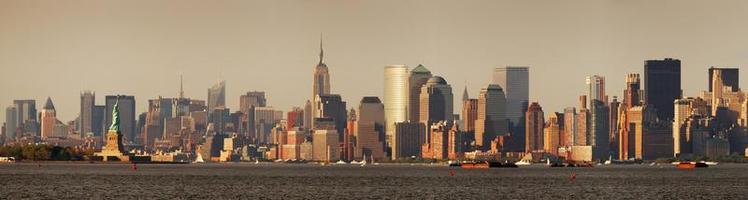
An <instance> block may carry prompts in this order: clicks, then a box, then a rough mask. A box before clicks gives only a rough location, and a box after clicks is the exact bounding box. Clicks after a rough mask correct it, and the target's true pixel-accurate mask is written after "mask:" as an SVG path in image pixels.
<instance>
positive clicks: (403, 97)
mask: <svg viewBox="0 0 748 200" xmlns="http://www.w3.org/2000/svg"><path fill="white" fill-rule="evenodd" d="M409 75H410V74H409V72H408V66H405V65H390V66H386V67H384V121H385V123H386V125H385V126H386V127H387V128H386V134H387V138H386V143H387V146H388V147H392V145H393V144H394V143H396V142H397V141H396V140H397V139H398V138H396V137H393V134H394V133H395V124H396V123H398V122H405V121H407V120H408V104H409V100H408V98H409V94H408V78H409ZM392 156H393V157H392V158H393V159H397V157H395V156H396V154H395V153H394V150H393V153H392Z"/></svg>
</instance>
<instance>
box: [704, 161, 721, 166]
mask: <svg viewBox="0 0 748 200" xmlns="http://www.w3.org/2000/svg"><path fill="white" fill-rule="evenodd" d="M704 163H705V164H706V165H709V166H713V165H717V164H719V163H718V162H709V161H707V162H704Z"/></svg>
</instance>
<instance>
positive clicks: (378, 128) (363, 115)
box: [354, 97, 386, 160]
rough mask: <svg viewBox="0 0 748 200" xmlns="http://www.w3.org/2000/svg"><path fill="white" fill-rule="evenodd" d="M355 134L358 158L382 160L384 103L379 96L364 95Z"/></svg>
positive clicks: (383, 155) (359, 107) (356, 155)
mask: <svg viewBox="0 0 748 200" xmlns="http://www.w3.org/2000/svg"><path fill="white" fill-rule="evenodd" d="M356 118H358V119H356V120H355V123H356V125H355V128H354V129H355V131H354V136H355V138H356V150H355V155H354V157H355V158H356V159H360V158H363V156H364V155H366V156H367V158H373V159H375V160H381V159H384V158H385V156H386V155H385V154H384V143H383V142H384V129H385V127H384V122H385V121H384V104H382V101H381V100H379V98H378V97H364V98H362V99H361V103H360V104H359V106H358V115H357V116H356Z"/></svg>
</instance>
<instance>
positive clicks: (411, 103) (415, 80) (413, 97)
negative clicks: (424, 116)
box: [408, 65, 432, 122]
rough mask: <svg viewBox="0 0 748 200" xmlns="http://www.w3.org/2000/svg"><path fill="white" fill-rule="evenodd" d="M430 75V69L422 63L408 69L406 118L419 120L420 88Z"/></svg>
mask: <svg viewBox="0 0 748 200" xmlns="http://www.w3.org/2000/svg"><path fill="white" fill-rule="evenodd" d="M431 77H432V75H431V71H429V70H428V69H426V67H424V66H423V65H418V66H417V67H416V68H413V70H412V71H410V76H409V77H408V120H410V121H414V122H418V121H421V119H420V114H421V111H420V109H421V90H422V87H423V86H424V85H426V82H428V80H429V79H431Z"/></svg>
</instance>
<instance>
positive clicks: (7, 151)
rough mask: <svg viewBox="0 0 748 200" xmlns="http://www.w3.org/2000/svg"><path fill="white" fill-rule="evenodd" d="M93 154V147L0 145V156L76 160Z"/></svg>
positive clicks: (18, 158) (45, 159)
mask: <svg viewBox="0 0 748 200" xmlns="http://www.w3.org/2000/svg"><path fill="white" fill-rule="evenodd" d="M93 154H94V150H93V149H78V148H74V147H60V146H53V145H48V144H34V145H11V146H1V147H0V157H14V158H16V160H33V161H78V160H85V159H86V158H88V157H89V156H91V155H93Z"/></svg>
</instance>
